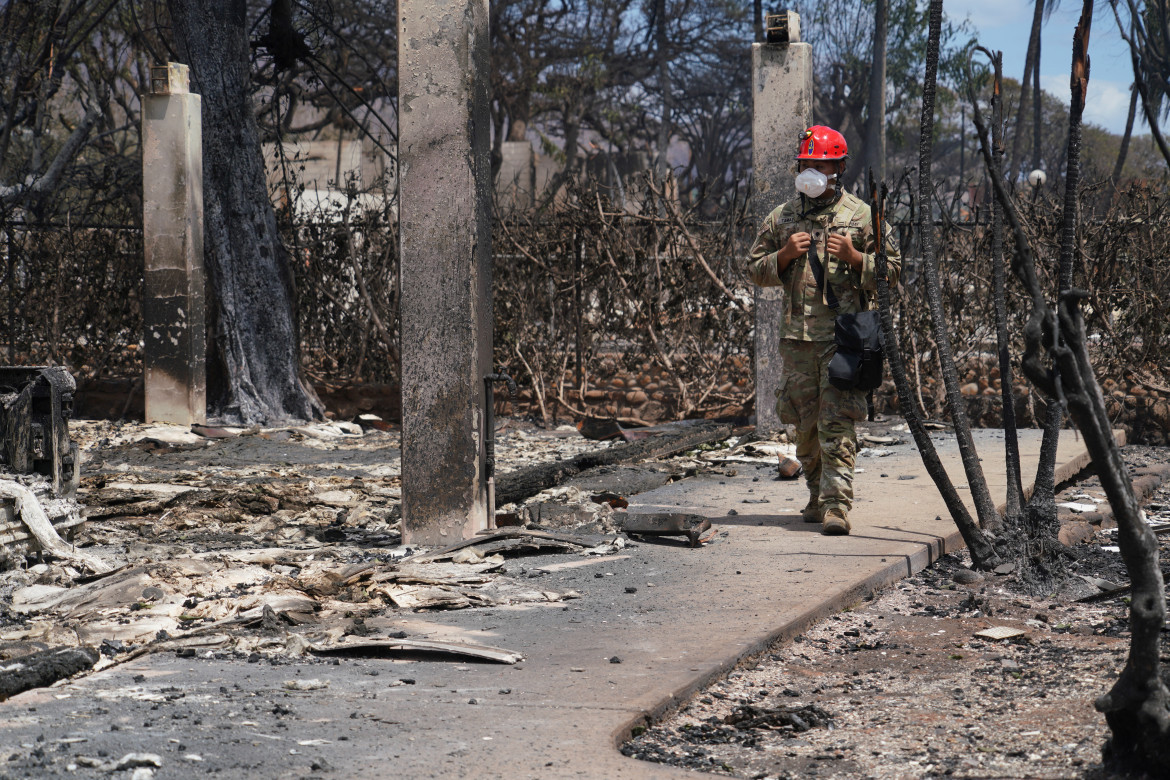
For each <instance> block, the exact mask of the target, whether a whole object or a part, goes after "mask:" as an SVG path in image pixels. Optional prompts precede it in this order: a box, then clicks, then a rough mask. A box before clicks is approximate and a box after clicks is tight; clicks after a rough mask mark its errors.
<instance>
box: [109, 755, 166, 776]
mask: <svg viewBox="0 0 1170 780" xmlns="http://www.w3.org/2000/svg"><path fill="white" fill-rule="evenodd" d="M161 766H162V758H161V757H159V756H158V755H157V754H155V753H127V754H126V755H124V756H122V757H121V758H120V759H118V761H117V762H115V763H113V764H111V765H110V771H111V772H121V771H123V770H125V769H135V768H137V767H148V768H151V767H152V768H154V769H158V768H159V767H161Z"/></svg>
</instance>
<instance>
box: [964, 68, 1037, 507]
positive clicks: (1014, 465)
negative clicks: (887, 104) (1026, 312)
mask: <svg viewBox="0 0 1170 780" xmlns="http://www.w3.org/2000/svg"><path fill="white" fill-rule="evenodd" d="M975 50H976V51H980V52H983V54H985V55H987V58H988V59H990V60H991V65H992V85H991V149H992V152H991V166H992V169H991V171H990V175H991V176H994V177H996V178H1002V177H1003V158H1004V149H1003V89H1002V86H1003V52H995V53H994V54H993V53H992V52H990V51H989V50H987V49H985V48H983V47H982V46H977V47H976V48H975ZM967 85H968V89H969V92H968V98H969V100H970V102H971V107H972V115H973V116H975V117H978V116H979V103H978V100H977V99H976V97H975V93H974V80H973V79H972V77H971V70H970V59H968V68H967ZM981 124H982V123H981V121H979V120H978V119H977V120H976V132H978V133H980V134H982V133H983V129H982V127H981V126H980V125H981ZM980 143H983V138H982V137H981V138H980ZM991 268H992V298H993V301H994V306H995V342H996V352H997V356H998V359H999V377H1000V399H1001V401H1002V403H1003V440H1004V464H1005V471H1006V473H1007V496H1006V502H1005V509H1004V514H1005V515H1006V517H1007V518H1008V524H1009V525H1010V524H1014V523H1015V522H1016V521H1018V519H1019V517H1020V515H1021V513H1022V512H1023V501H1024V498H1023V496H1024V487H1023V482H1022V478H1021V474H1020V443H1019V435H1018V428H1017V425H1016V406H1015V396H1014V387H1013V385H1014V383H1013V382H1012V361H1011V352H1010V348H1009V347H1010V341H1009V339H1008V331H1007V284H1006V279H1005V278H1004V277H1005V273H1004V247H1003V205H1002V204H1001V203H1000V202H999V200H998V199H995V200H993V201H992V204H991Z"/></svg>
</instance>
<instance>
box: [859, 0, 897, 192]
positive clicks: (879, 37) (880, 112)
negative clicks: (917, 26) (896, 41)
mask: <svg viewBox="0 0 1170 780" xmlns="http://www.w3.org/2000/svg"><path fill="white" fill-rule="evenodd" d="M889 5H890V3H889V0H876V2H875V3H874V9H873V67H872V68H871V69H870V73H869V117H868V119H867V120H866V125H865V158H866V160H867V161H868V163H869V164H868V166H867V167H868V168H869V169H870V170H872V171H873V176H874V178H876V179H877V181H885V178H886V41H887V38H888V32H889V31H888V27H889V25H888V18H889ZM862 176H863V177H864V176H865V172H864V171H862Z"/></svg>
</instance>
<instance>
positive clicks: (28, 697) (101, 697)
mask: <svg viewBox="0 0 1170 780" xmlns="http://www.w3.org/2000/svg"><path fill="white" fill-rule="evenodd" d="M1021 433H1022V436H1021V439H1022V441H1021V448H1022V450H1023V453H1022V454H1023V459H1024V474H1025V475H1028V476H1030V475H1031V474H1032V473H1033V472H1034V470H1035V463H1036V456H1037V452H1038V450H1039V444H1040V432H1039V431H1023V432H1021ZM1061 438H1062V441H1061V447H1060V452H1059V455H1058V464H1059V466H1058V475H1057V478H1058V480H1060V479H1062V478H1065V477H1067V476H1070V475H1071V474H1074V473H1075V472H1076V471H1078V470H1080V469H1081V468H1082V467H1083V466H1085V465H1086V464H1087V462H1088V458H1087V455H1086V453H1085V452H1084V448H1083V446H1082V445H1081V443H1080V442H1079V441H1078V440H1077V439H1076V437H1075V435H1074V433H1073V432H1071V431H1064V432H1062V437H1061ZM977 441H978V446H979V451H980V454H981V456H982V458H983V466H984V469H985V471H986V474H987V477H988V480H989V482H990V484H991V486H992V495H993V496H994V497H995V498H996V499H997V500H1002V496H1003V485H1004V476H1003V468H1002V461H1003V446H1002V435H1001V434H1000V433H999V432H995V431H982V432H978V433H977ZM936 442H937V445H938V446H939V448H940V454H941V455H942V457H943V459H944V462H945V463H946V464H947V467H948V470H949V471H950V473H951V475H952V478H953V479H954V481H955V482H956V483H957V484H960V485H964V484H965V483H966V478H965V477H964V476H963V473H962V468H961V466H960V464H959V458H958V451H957V448H956V447H955V446H954V444H953V439H952V438H951V437H947V436H937V437H936ZM890 449H891V450H892V454H890V455H889V456H887V457H866V458H862V459H860V460H859V462H858V467H859V471H860V473H859V474H858V475H857V480H856V493H857V496H858V501H857V505H856V507H855V510H854V512H853V514H852V520H853V525H854V531H853V534H852V535H851V536H848V537H824V536H821V535H820V534H819V532H818V531H819V529H818V527H817V526H814V525H809V524H806V523H803V522H801V520H800V517H799V511H800V507H801V506H802V505H803V503H804V500H805V496H804V488H803V482H802V481H800V480H798V481H793V482H780V481H776V480H774V479H773V476H774V468H772V467H768V468H764V467H759V468H757V467H755V466H751V465H748V466H744V467H738V474H737V475H736V476H734V477H699V478H694V479H689V480H684V481H681V482H677V483H674V484H671V485H668V486H666V487H663V488H660V489H658V490H654V491H652V492H649V493H645V494H641V495H639V496H636V497H635V498H634V499H633V500H632V502H631V506H630V510H629V511H631V512H638V511H656V510H663V509H666V510H672V511H689V512H700V513H703V514H706V515H707V516H709V517H711V518H712V520H713V522H714V524H715V526H716V528H717V529H718V531H719V536H718V537H717V538H716V541H715V543H713V544H711V545H710V546H708V547H705V548H702V549H697V550H692V549H689V548H687V547H686V546H685V545H683V544H681V543H679V542H677V541H674V540H663V541H661V542H658V543H640V544H637V545H636V546H634V547H632V548H630V549H627V550H624V551H622V552H621V553H619V554H618V555H616V556H610V557H605V558H580V557H576V556H566V555H559V556H557V555H547V556H538V557H532V558H520V559H513V560H510V561H509V563H508V569H509V572H510V573H511V574H512V575H513V576H520V577H523V578H530V579H531V584H532V585H533V587H535V588H536V589H540V590H553V591H558V592H564V591H567V590H576V591H578V592H579V593H581V596H582V597H581V598H580V599H579V600H572V601H568V602H563V603H553V604H541V605H532V604H525V605H521V606H516V607H507V608H492V609H480V610H464V611H458V612H448V613H433V614H426V615H422V614H418V615H407V616H405V617H396V618H394V619H392V620H386V621H385V622H383V623H379V624H375V622H374V621H368V623H369V624H370V625H371V626H375V625H376V627H378V628H383V629H388V630H391V631H396V630H400V629H401V630H406V631H407V632H408V633H409V634H410V635H411V636H427V637H430V638H448V639H459V640H463V641H470V642H477V643H481V644H489V645H495V646H499V647H505V648H508V649H511V650H515V651H518V652H520V653H522V654H523V655H524V656H525V658H526V660H525V661H524V662H523V663H521V664H518V665H516V666H501V665H493V664H476V663H467V662H463V661H460V660H458V659H457V660H450V659H446V660H444V659H435V658H433V657H431V658H427V659H422V658H414V659H406V660H387V659H343V660H341V662H340V665H338V666H331V665H326V664H307V665H306V664H297V665H280V666H272V665H270V664H267V663H254V664H249V663H245V662H243V661H219V660H201V659H197V658H187V659H181V658H177V657H175V656H173V655H158V656H149V657H144V658H142V659H140V660H139V661H136V662H133V663H129V664H125V665H123V666H119V667H116V668H114V669H111V670H109V671H107V672H103V673H99V674H96V675H94V676H92V677H89V678H86V679H83V680H80V681H78V682H76V683H72V684H68V685H65V686H62V687H57V688H52V689H47V690H40V691H33V692H29V693H27V694H23V695H21V696H19V697H16V698H14V699H12V700H11V701H9V702H6V703H4V704H0V762H2V760H3V759H4V758H5V754H6V753H7V754H9V755H17V757H18V759H19V760H16V761H14V762H10V763H8V764H4V763H0V777H3V776H5V772H6V771H7V772H8V773H9V776H28V775H25V774H16V775H13V774H11V773H12V772H14V771H18V770H19V771H27V770H25V769H23V767H26V766H28V764H27V761H32V760H33V759H26V756H27V755H28V754H29V753H30V749H28V748H23V747H20V745H21V744H22V743H23V744H25V745H33V746H34V747H33V748H32V751H33V752H34V753H35V750H36V747H35V746H37V745H40V746H41V747H42V752H43V755H42V757H41V759H40V760H41V761H42V764H43V768H44V769H45V770H46V774H47V773H48V770H50V769H51V770H53V771H54V772H56V771H63V770H64V769H65V766H66V762H67V760H68V757H69V756H74V757H76V756H94V755H98V754H99V751H101V752H104V753H105V754H106V755H107V756H109V757H111V758H114V759H117V758H118V757H120V756H122V755H124V754H125V753H129V752H133V751H145V752H151V753H157V754H159V755H160V756H161V757H162V759H163V766H162V768H161V769H159V770H157V774H156V777H158V778H167V777H187V776H193V775H195V774H198V775H203V774H207V773H211V772H214V773H215V774H216V775H217V776H219V777H233V778H234V777H241V778H243V777H248V778H259V777H264V778H267V777H302V776H313V777H318V776H336V777H409V778H423V777H435V778H449V777H484V778H495V777H499V778H549V777H589V778H594V777H596V778H602V777H604V778H634V777H637V778H643V777H681V776H683V775H684V774H688V775H693V773H689V772H687V773H684V772H683V771H682V770H675V769H673V768H670V767H665V766H661V765H654V764H646V763H642V762H638V761H634V760H632V759H627V758H625V757H624V756H622V755H621V754H620V753H619V752H618V750H617V744H618V743H619V741H620V740H621V739H623V738H624V737H625V736H627V735H628V733H629V731H630V729H631V728H632V727H634V726H635V725H639V724H644V723H647V722H649V721H650V720H653V719H655V718H657V717H658V716H660V715H661V714H663V713H665V712H667V711H669V710H670V709H672V708H673V707H675V706H677V705H678V704H679V703H680V702H682V701H685V700H686V699H687V698H689V697H690V696H691V695H692V694H693V693H694V692H695V691H697V690H698V689H700V688H702V687H704V686H705V685H707V684H708V683H710V682H712V681H714V680H716V679H718V678H719V677H720V676H722V675H723V674H725V673H726V672H727V671H728V670H729V669H730V668H732V667H733V666H735V665H736V664H737V663H738V662H740V661H742V660H743V659H744V658H745V657H750V656H752V655H753V654H757V653H760V652H762V651H764V650H765V649H767V648H768V647H769V645H771V644H772V643H774V642H777V641H780V640H784V639H788V638H791V637H792V636H794V635H795V634H797V633H800V632H801V631H802V630H804V629H805V628H806V627H807V626H808V625H809V624H810V623H811V622H813V621H815V620H817V619H818V618H821V617H823V616H826V615H828V614H831V613H833V612H836V611H838V610H840V609H842V608H844V607H847V606H849V605H850V604H853V603H856V602H857V601H858V600H860V599H861V598H862V597H863V596H865V595H866V594H868V593H870V592H872V591H874V590H876V589H878V588H881V587H883V586H885V585H887V584H889V583H892V582H895V581H897V580H899V579H901V578H903V577H905V576H907V575H909V574H911V573H913V572H915V571H917V570H919V569H921V568H923V567H925V566H927V565H929V564H930V563H931V562H932V561H933V560H934V559H935V558H936V557H937V556H938V555H940V554H942V553H943V552H946V551H951V550H955V549H957V548H958V547H960V546H961V541H960V539H959V535H958V532H957V531H956V529H955V527H954V524H953V523H952V522H951V521H950V520H949V519H944V520H939V519H936V518H937V517H938V516H939V515H943V516H944V517H946V511H945V508H944V506H943V503H942V500H941V499H940V498H939V496H938V492H937V491H936V489H935V487H934V484H933V483H932V482H931V480H930V478H929V477H928V476H927V475H926V472H925V469H924V468H923V467H922V463H921V460H920V459H919V457H918V453H917V452H916V451H915V450H914V449H913V447H912V446H911V445H909V444H904V445H901V446H897V447H892V448H890ZM960 492H966V491H960ZM731 510H735V512H736V514H729V513H730V512H731ZM781 652H782V651H781ZM615 658H616V659H620V662H616V661H615V660H614V659H615ZM297 676H299V677H302V678H305V677H312V678H319V679H321V680H328V681H329V687H328V688H325V689H322V690H313V691H303V692H302V691H289V690H286V689H285V687H284V681H286V680H290V679H293V678H294V677H297ZM402 680H407V681H408V683H407V684H402V682H401V681H402ZM115 727H116V730H113V729H114V728H115ZM41 735H43V736H44V742H40V743H38V742H36V739H37V737H38V736H41ZM70 739H72V740H84V741H82V742H76V741H58V740H70ZM192 755H195V756H198V758H199V760H195V759H194V758H184V756H192ZM54 756H56V758H55V760H53V761H49V762H48V763H44V762H45V759H46V757H47V758H54ZM34 758H35V755H34ZM314 766H316V767H317V769H314V768H313V767H314ZM330 770H332V774H330V775H322V774H321V772H324V771H330ZM87 772H90V773H93V774H94V776H97V775H99V774H102V775H103V776H104V774H105V773H99V772H97V771H96V770H91V769H85V768H84V767H82V768H79V769H78V770H77V771H76V772H73V773H71V774H70V776H73V777H86V776H89V775H87V774H86V773H87Z"/></svg>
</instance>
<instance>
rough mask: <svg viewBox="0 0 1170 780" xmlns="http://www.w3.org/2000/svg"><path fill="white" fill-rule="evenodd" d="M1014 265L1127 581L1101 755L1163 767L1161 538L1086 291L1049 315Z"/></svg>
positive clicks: (1036, 377) (1038, 346) (1166, 759)
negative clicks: (1093, 474)
mask: <svg viewBox="0 0 1170 780" xmlns="http://www.w3.org/2000/svg"><path fill="white" fill-rule="evenodd" d="M1092 12H1093V4H1092V0H1085V1H1084V6H1083V10H1082V12H1081V20H1080V23H1079V24H1078V25H1077V31H1076V34H1075V35H1074V38H1073V67H1072V83H1071V89H1072V101H1071V105H1070V108H1069V142H1068V175H1067V179H1066V185H1065V186H1066V189H1065V215H1064V225H1063V228H1064V230H1063V233H1062V236H1061V283H1062V286H1063V284H1064V282H1065V280H1066V278H1067V279H1069V280H1070V281H1071V268H1072V260H1073V257H1074V254H1075V251H1076V243H1075V230H1076V221H1077V214H1076V187H1077V184H1078V180H1079V177H1080V135H1081V134H1080V122H1081V113H1082V111H1083V110H1084V105H1085V96H1086V93H1087V90H1088V82H1089V58H1088V55H1087V49H1088V43H1089V30H1090V24H1091V22H1092ZM1029 260H1030V258H1029ZM1066 270H1067V271H1068V275H1067V276H1066V273H1065V272H1066ZM1020 271H1021V273H1020V275H1021V277H1022V279H1023V280H1024V281H1025V283H1026V284H1027V285H1028V288H1029V291H1030V292H1031V293H1032V297H1033V301H1036V300H1039V301H1040V305H1039V306H1036V307H1035V308H1034V311H1033V315H1032V318H1031V319H1030V320H1029V323H1028V326H1027V328H1026V330H1025V337H1026V340H1027V353H1026V355H1025V359H1024V368H1025V371H1026V373H1027V374H1028V376H1029V378H1030V379H1032V381H1033V382H1035V383H1036V384H1037V385H1040V386H1042V387H1043V388H1044V389H1045V390H1046V392H1048V393H1050V394H1051V395H1053V396H1055V397H1058V398H1061V399H1062V400H1064V401H1065V402H1066V403H1067V404H1068V409H1069V412H1070V413H1071V415H1072V418H1073V421H1074V422H1075V423H1076V425H1077V427H1078V428H1079V429H1080V431H1081V433H1082V434H1083V435H1084V437H1085V446H1086V448H1087V449H1088V450H1089V454H1090V455H1091V456H1092V458H1093V463H1094V464H1095V465H1096V467H1097V473H1098V474H1099V475H1100V479H1101V485H1102V487H1103V488H1104V489H1105V494H1106V496H1108V498H1109V505H1110V507H1112V509H1113V513H1114V516H1115V517H1116V519H1117V523H1118V534H1117V540H1118V546H1119V547H1120V548H1121V556H1122V559H1123V560H1124V562H1125V567H1126V569H1127V570H1128V572H1129V576H1130V583H1131V586H1132V593H1133V598H1132V600H1131V602H1130V629H1131V640H1130V650H1129V658H1128V659H1127V660H1126V664H1125V668H1124V669H1123V670H1122V673H1121V676H1120V677H1119V678H1118V679H1117V682H1116V683H1115V684H1114V685H1113V688H1112V689H1110V691H1109V692H1108V693H1107V694H1105V695H1104V696H1101V697H1100V698H1099V699H1097V701H1096V702H1095V706H1096V708H1097V709H1098V711H1100V712H1103V713H1104V714H1105V719H1106V721H1107V722H1108V723H1109V728H1110V730H1111V732H1112V737H1111V739H1110V740H1109V742H1108V743H1107V745H1106V748H1105V756H1106V760H1107V762H1108V763H1110V764H1112V765H1113V766H1114V768H1117V769H1120V770H1122V771H1127V772H1135V773H1144V772H1147V771H1150V770H1156V769H1157V768H1159V767H1161V768H1165V767H1167V766H1170V689H1168V688H1167V686H1166V683H1165V682H1164V681H1163V679H1162V673H1161V668H1160V656H1159V650H1160V643H1161V633H1162V628H1163V624H1164V621H1165V619H1166V602H1165V591H1164V587H1165V586H1164V583H1163V580H1162V571H1161V568H1160V567H1159V565H1158V540H1157V537H1156V536H1155V535H1154V532H1153V531H1152V530H1150V527H1149V526H1148V525H1147V524H1146V523H1145V522H1144V521H1143V519H1142V517H1141V512H1140V509H1139V507H1138V502H1137V498H1136V497H1135V495H1134V491H1133V485H1132V483H1131V482H1130V479H1129V474H1128V472H1127V471H1126V468H1125V463H1124V462H1123V461H1122V459H1121V453H1120V448H1119V447H1118V446H1117V442H1116V440H1115V439H1114V438H1113V432H1112V430H1111V429H1112V426H1111V425H1110V421H1109V416H1108V414H1107V413H1106V411H1105V399H1104V397H1103V395H1102V393H1101V387H1100V385H1099V384H1097V380H1096V378H1095V376H1094V374H1093V368H1092V364H1091V362H1090V359H1089V353H1088V349H1087V347H1086V343H1085V342H1086V339H1085V328H1084V320H1083V319H1082V317H1081V310H1080V299H1081V298H1084V297H1087V293H1084V292H1081V291H1076V290H1072V289H1068V290H1067V291H1066V292H1062V294H1061V296H1060V298H1059V300H1058V302H1057V306H1056V312H1055V313H1053V312H1052V311H1051V310H1049V309H1048V307H1047V306H1046V305H1044V304H1043V298H1042V296H1041V293H1040V286H1039V282H1038V281H1037V278H1036V274H1035V269H1034V267H1032V266H1031V264H1030V262H1029V263H1028V264H1027V265H1024V266H1023V267H1021V269H1020ZM1070 287H1071V285H1070ZM1041 350H1044V351H1045V352H1046V353H1047V355H1048V356H1049V358H1050V360H1051V362H1052V368H1051V369H1048V368H1047V367H1046V366H1045V365H1044V361H1043V359H1042V357H1041Z"/></svg>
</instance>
